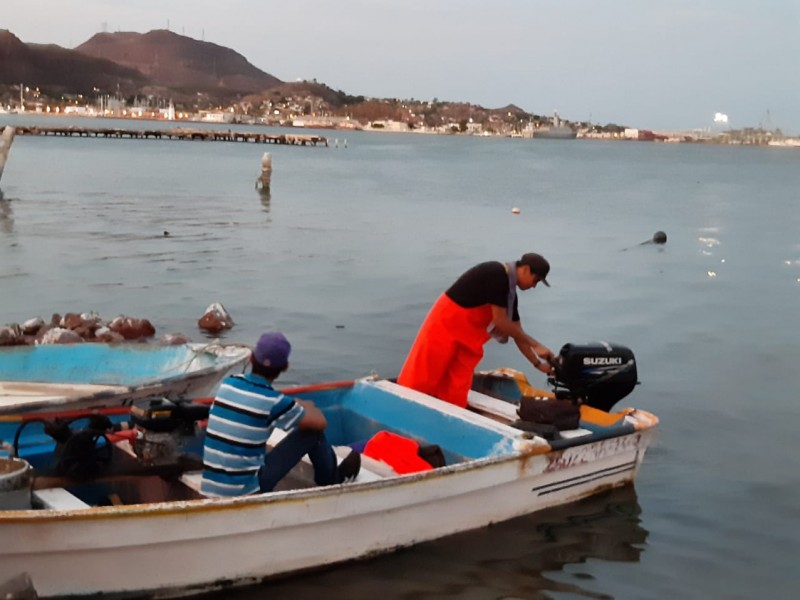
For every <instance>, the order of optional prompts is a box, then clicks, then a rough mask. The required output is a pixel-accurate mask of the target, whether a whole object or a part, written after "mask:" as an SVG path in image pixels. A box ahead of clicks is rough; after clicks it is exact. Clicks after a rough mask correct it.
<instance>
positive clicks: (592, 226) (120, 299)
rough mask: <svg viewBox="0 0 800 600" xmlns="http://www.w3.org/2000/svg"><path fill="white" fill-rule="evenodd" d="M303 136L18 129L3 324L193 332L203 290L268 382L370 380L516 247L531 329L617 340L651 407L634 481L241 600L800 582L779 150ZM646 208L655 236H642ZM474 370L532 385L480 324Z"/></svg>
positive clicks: (790, 200) (793, 283) (792, 186)
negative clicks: (138, 324)
mask: <svg viewBox="0 0 800 600" xmlns="http://www.w3.org/2000/svg"><path fill="white" fill-rule="evenodd" d="M12 119H16V120H12ZM21 119H22V117H10V116H4V117H3V119H2V120H0V126H1V125H5V124H9V123H10V124H13V123H19V122H21ZM77 124H81V125H88V126H92V125H95V124H96V122H94V121H78V122H77ZM128 125H130V124H128ZM272 131H274V130H272ZM295 133H296V131H295ZM325 133H326V134H327V135H329V136H330V138H331V147H329V148H308V147H306V148H301V147H279V146H262V145H247V144H235V143H199V142H197V143H191V142H167V141H132V140H102V139H100V140H96V139H77V138H76V139H57V138H33V137H18V138H17V139H16V141H15V142H14V145H13V147H12V150H11V156H10V158H9V161H8V164H7V166H6V170H5V173H4V176H3V180H2V183H0V189H2V194H3V199H2V200H0V300H1V301H2V303H1V306H2V313H0V323H10V322H18V321H23V320H26V319H28V318H31V317H34V316H42V317H44V318H45V319H48V318H49V317H50V315H51V314H52V313H54V312H58V313H62V314H63V313H64V312H67V311H89V310H94V311H97V312H99V313H100V314H101V315H102V316H104V317H105V318H107V319H110V318H112V317H114V316H116V315H118V314H128V315H131V316H137V317H146V318H149V319H150V320H151V321H152V322H153V323H154V325H155V326H156V328H157V330H158V335H161V334H166V333H169V332H178V331H179V332H183V333H185V334H188V335H189V336H190V337H192V338H193V339H194V340H196V341H200V340H202V339H204V336H203V334H202V333H201V332H200V331H199V330H198V329H197V325H196V323H197V319H198V318H199V317H200V316H201V315H202V313H203V312H204V310H205V308H206V307H207V306H208V305H209V304H210V303H212V302H221V303H222V304H223V305H224V306H225V307H226V308H227V309H228V311H229V312H230V313H231V314H232V316H233V318H234V320H235V321H236V326H235V327H234V328H233V329H232V330H230V331H229V332H227V333H226V334H225V338H226V340H228V341H236V342H244V343H252V342H253V341H254V340H255V338H256V337H257V336H258V334H259V333H260V332H262V331H263V330H266V329H272V328H278V329H281V330H282V331H284V332H285V333H286V334H287V335H288V336H289V337H290V339H291V340H292V342H293V346H294V352H293V355H292V359H293V362H292V368H291V369H290V371H289V372H288V373H287V374H286V376H285V379H284V383H285V384H289V383H302V382H312V381H320V380H327V379H344V378H352V377H357V376H361V375H365V374H368V373H370V372H372V371H376V372H377V373H379V374H381V375H387V376H393V375H396V374H397V371H398V370H399V367H400V365H401V363H402V360H403V358H404V356H405V353H406V351H407V350H408V347H409V346H410V344H411V341H412V339H413V337H414V335H415V333H416V329H417V327H418V326H419V324H420V322H421V321H422V319H423V317H424V316H425V313H426V312H427V309H428V308H429V306H430V304H431V303H432V302H433V300H434V299H435V298H436V297H437V295H438V294H439V293H441V291H443V290H444V289H445V288H446V287H447V286H449V285H450V283H451V282H452V281H453V280H454V279H455V278H456V277H457V276H458V275H459V274H460V273H461V272H462V271H464V270H465V269H467V268H468V267H470V266H472V265H473V264H474V263H477V262H480V261H484V260H491V259H499V260H509V259H515V258H517V257H518V256H519V255H521V254H522V253H524V252H528V251H537V252H541V253H542V254H544V255H545V256H547V257H548V258H549V259H550V262H551V264H552V271H551V276H550V277H549V278H548V279H549V280H550V281H551V283H552V286H553V287H552V288H550V289H546V288H538V289H536V290H532V291H529V292H526V293H524V294H522V295H521V298H520V313H521V315H522V320H523V323H524V325H525V327H526V329H528V330H529V331H530V332H531V333H532V334H533V335H534V336H535V337H537V338H538V339H540V340H541V341H542V342H544V343H546V344H548V345H549V346H550V347H551V348H553V349H554V350H557V349H558V348H560V346H561V345H562V344H564V343H566V342H585V341H593V340H608V341H614V342H618V343H622V344H625V345H627V346H629V347H631V348H632V349H633V350H634V352H635V353H636V356H637V359H638V362H639V378H640V380H641V385H640V386H638V388H637V389H636V391H635V392H634V393H633V394H632V395H631V396H629V397H628V398H626V399H625V400H623V401H622V402H621V405H631V406H638V407H641V408H644V409H647V410H650V411H652V412H654V413H656V414H658V415H659V416H660V418H661V420H662V424H661V427H660V433H659V437H658V440H657V442H656V444H655V446H654V447H653V448H652V450H651V451H649V452H648V455H647V457H646V459H645V463H644V465H643V468H642V470H641V472H640V476H639V478H638V480H637V482H636V485H635V488H633V489H627V490H619V491H615V492H613V493H610V494H607V495H605V496H601V497H598V498H594V499H591V500H588V501H585V502H583V503H580V504H578V505H574V506H569V507H563V508H560V509H557V510H552V511H547V512H544V513H541V514H538V515H532V516H529V517H526V518H524V519H519V520H516V521H513V522H510V523H505V524H502V525H497V526H494V527H491V528H488V529H484V530H481V531H477V532H473V533H469V534H464V535H459V536H455V537H453V538H449V539H446V540H442V541H439V542H434V543H429V544H423V545H421V546H419V547H416V548H413V549H409V550H404V551H401V552H398V553H396V554H393V555H389V556H385V557H380V558H377V559H375V560H371V561H367V562H363V563H358V564H354V565H346V566H342V567H337V568H335V569H333V570H331V571H329V572H326V573H319V574H313V575H306V576H303V577H302V578H294V579H290V580H288V581H285V582H282V583H276V584H270V585H267V586H263V587H262V588H260V589H257V590H247V591H244V592H241V593H239V594H238V595H236V597H237V598H241V599H245V598H248V599H250V598H253V599H254V598H261V597H265V596H267V595H269V597H271V598H283V597H286V598H288V597H304V596H311V595H315V596H318V595H320V594H325V595H326V596H327V597H329V598H370V597H378V596H380V597H382V598H384V599H385V600H388V599H393V598H398V599H399V598H414V599H415V600H417V599H419V598H475V599H484V598H492V599H494V598H586V597H588V598H604V599H605V598H620V599H622V598H659V599H660V598H742V599H745V598H747V599H750V598H795V597H797V596H798V594H800V578H798V576H797V572H796V564H797V557H798V556H800V536H798V535H797V531H800V504H798V498H800V453H798V452H797V451H796V450H795V449H794V443H795V439H796V437H797V434H796V429H797V424H798V423H800V402H798V400H800V398H798V395H799V394H798V392H799V391H800V385H798V376H797V373H798V364H800V341H798V332H799V331H800V211H799V210H798V196H797V194H798V190H800V152H797V151H793V150H786V149H770V148H746V147H724V146H720V147H717V146H703V145H686V144H682V145H660V144H647V143H633V142H631V143H624V142H616V143H613V142H596V141H586V142H584V141H571V142H559V141H547V140H537V141H531V140H519V139H492V138H456V137H441V136H419V135H404V134H394V135H392V134H382V133H343V132H325ZM345 138H346V147H345ZM334 139H337V141H338V147H334V144H333V141H334ZM265 151H269V152H270V153H271V155H272V159H273V185H272V194H271V196H270V197H269V198H263V197H261V196H260V195H259V194H258V193H257V192H256V191H255V190H254V183H255V179H256V177H257V176H258V174H259V171H260V159H261V155H262V154H263V152H265ZM514 207H518V208H519V209H520V213H519V214H513V213H512V210H511V209H512V208H514ZM657 230H663V231H665V232H666V233H667V235H668V242H667V244H666V245H665V246H655V245H652V244H645V245H640V243H641V242H644V241H646V240H649V239H650V238H651V237H652V235H653V233H654V232H655V231H657ZM165 231H167V232H169V235H168V236H165V235H164V232H165ZM497 366H509V367H515V368H519V369H522V370H524V371H525V372H526V373H528V375H529V377H530V379H531V381H532V382H533V383H534V384H538V385H544V383H545V382H544V378H543V376H542V375H541V374H538V373H537V372H536V371H535V370H533V369H531V368H528V366H526V363H525V361H524V359H523V358H522V357H521V356H520V355H519V354H518V353H517V352H516V350H515V349H514V348H513V347H506V346H499V345H494V346H489V347H488V349H487V353H486V357H485V358H484V362H483V363H482V367H486V368H492V367H497ZM264 551H265V552H280V549H279V548H265V549H264ZM226 596H227V597H231V594H227V595H226Z"/></svg>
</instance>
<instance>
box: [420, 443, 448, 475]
mask: <svg viewBox="0 0 800 600" xmlns="http://www.w3.org/2000/svg"><path fill="white" fill-rule="evenodd" d="M417 456H419V457H420V458H421V459H422V460H424V461H425V462H427V463H428V464H429V465H430V466H432V467H433V468H434V469H437V468H439V467H444V466H447V462H445V459H444V452H442V448H441V447H440V446H438V445H437V444H420V447H419V450H417Z"/></svg>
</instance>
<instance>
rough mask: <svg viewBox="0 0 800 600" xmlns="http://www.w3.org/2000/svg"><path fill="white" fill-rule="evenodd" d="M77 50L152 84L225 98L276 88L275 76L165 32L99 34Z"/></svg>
mask: <svg viewBox="0 0 800 600" xmlns="http://www.w3.org/2000/svg"><path fill="white" fill-rule="evenodd" d="M75 50H76V51H78V52H80V53H82V54H85V55H87V56H92V57H94V58H98V59H105V60H109V61H113V62H114V63H116V64H118V65H121V66H123V67H127V68H129V69H135V70H136V71H138V72H139V73H141V74H143V75H144V76H145V77H147V79H148V80H149V81H150V83H151V84H152V85H155V86H159V87H164V88H169V89H175V90H178V91H184V92H192V93H193V92H206V93H208V94H210V95H215V96H220V97H226V96H228V97H230V96H235V95H242V94H250V93H256V92H261V91H263V90H266V89H268V88H271V87H274V86H276V85H280V84H281V83H282V82H281V80H280V79H278V78H277V77H273V76H272V75H270V74H269V73H265V72H264V71H261V70H260V69H258V68H256V67H254V66H253V65H252V64H250V63H249V62H248V61H247V59H246V58H245V57H244V56H242V55H241V54H239V53H238V52H235V51H233V50H231V49H230V48H225V47H223V46H218V45H217V44H212V43H211V42H204V41H199V40H195V39H193V38H190V37H186V36H183V35H178V34H177V33H173V32H171V31H167V30H164V29H159V30H154V31H150V32H148V33H131V32H118V33H98V34H96V35H94V36H92V38H90V39H89V40H88V41H86V42H84V43H83V44H81V45H80V46H78V47H77V48H75Z"/></svg>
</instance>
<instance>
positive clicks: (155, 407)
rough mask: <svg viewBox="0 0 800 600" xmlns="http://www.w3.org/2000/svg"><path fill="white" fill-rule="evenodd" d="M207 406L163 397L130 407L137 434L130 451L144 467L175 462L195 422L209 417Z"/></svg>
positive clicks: (132, 422) (191, 432) (193, 431)
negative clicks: (145, 465)
mask: <svg viewBox="0 0 800 600" xmlns="http://www.w3.org/2000/svg"><path fill="white" fill-rule="evenodd" d="M208 412H209V407H208V406H205V405H202V404H193V403H191V402H188V401H177V402H173V401H172V400H168V399H166V398H156V399H151V400H145V401H142V402H139V403H136V404H134V406H132V407H131V425H132V426H133V429H134V431H135V432H136V435H135V437H134V439H133V442H132V445H133V451H134V452H135V453H136V456H137V457H138V458H139V460H140V461H141V462H142V463H144V464H147V465H163V464H171V463H174V462H175V461H176V460H177V459H178V457H179V456H180V455H181V453H182V451H183V440H184V438H185V437H187V436H191V435H193V434H194V433H195V426H196V423H197V421H202V420H203V419H207V418H208Z"/></svg>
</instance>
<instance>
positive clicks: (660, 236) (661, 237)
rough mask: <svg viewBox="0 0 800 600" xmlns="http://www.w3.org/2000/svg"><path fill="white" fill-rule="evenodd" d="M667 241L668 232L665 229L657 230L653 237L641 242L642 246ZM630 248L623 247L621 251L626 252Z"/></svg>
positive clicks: (661, 243) (660, 243)
mask: <svg viewBox="0 0 800 600" xmlns="http://www.w3.org/2000/svg"><path fill="white" fill-rule="evenodd" d="M666 243H667V234H666V233H664V232H663V231H656V232H655V233H654V234H653V237H652V238H650V239H649V240H647V241H646V242H642V243H641V244H639V245H640V246H646V245H647V244H658V245H663V244H666ZM626 250H628V248H623V249H622V250H620V252H625V251H626Z"/></svg>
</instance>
